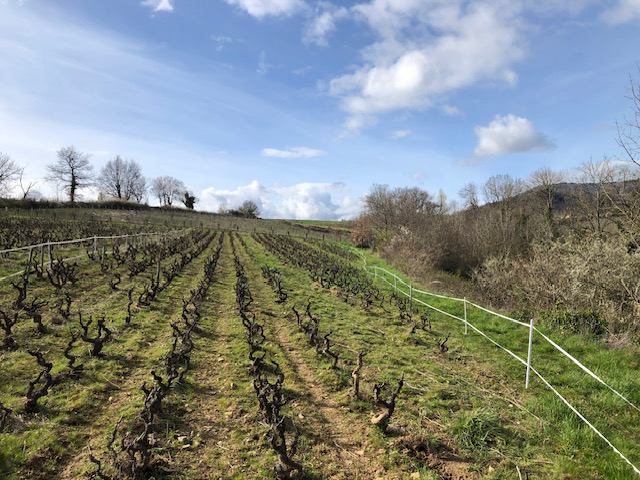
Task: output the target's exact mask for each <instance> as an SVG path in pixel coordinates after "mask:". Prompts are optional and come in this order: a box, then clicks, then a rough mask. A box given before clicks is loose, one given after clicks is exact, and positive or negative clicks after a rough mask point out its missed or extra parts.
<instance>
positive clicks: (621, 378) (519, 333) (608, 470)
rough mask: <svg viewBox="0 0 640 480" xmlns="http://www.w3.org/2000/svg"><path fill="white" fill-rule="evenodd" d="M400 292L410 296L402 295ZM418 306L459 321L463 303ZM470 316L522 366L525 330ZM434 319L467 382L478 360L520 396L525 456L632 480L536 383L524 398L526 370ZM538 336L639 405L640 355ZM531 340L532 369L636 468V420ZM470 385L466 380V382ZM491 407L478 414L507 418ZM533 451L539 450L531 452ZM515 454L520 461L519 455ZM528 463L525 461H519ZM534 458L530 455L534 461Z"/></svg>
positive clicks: (476, 313)
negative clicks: (459, 360)
mask: <svg viewBox="0 0 640 480" xmlns="http://www.w3.org/2000/svg"><path fill="white" fill-rule="evenodd" d="M368 264H369V265H378V266H381V267H384V268H386V269H387V270H389V271H392V272H394V273H396V274H399V275H400V276H401V277H402V278H404V279H405V281H406V282H407V283H409V279H408V278H407V277H405V276H403V275H402V274H401V272H397V271H395V270H394V269H393V268H391V267H389V266H388V265H385V263H384V262H382V261H380V260H379V259H376V258H374V257H371V256H368ZM378 281H379V282H380V284H382V282H381V281H380V280H378ZM391 281H392V280H391ZM403 288H404V290H405V291H408V289H407V288H406V287H403ZM416 288H417V289H420V287H419V286H416ZM423 290H424V289H423ZM416 298H418V299H421V300H423V301H426V302H427V303H429V304H430V305H433V306H435V307H437V308H440V309H441V310H444V311H447V312H450V313H453V314H455V315H457V316H459V317H463V316H464V312H463V306H462V304H461V303H460V302H455V301H451V300H443V299H438V298H434V297H429V296H423V295H419V294H416ZM467 313H468V319H469V321H470V322H471V323H472V324H473V325H475V326H476V327H477V328H478V329H480V330H481V331H483V332H484V333H486V334H487V335H489V336H490V337H491V338H493V339H494V340H496V341H497V342H498V343H500V344H501V345H503V346H504V347H505V348H507V349H509V350H511V351H512V352H514V353H516V354H517V355H518V356H520V357H521V358H524V359H526V355H527V342H528V329H527V328H526V327H522V326H518V325H516V324H513V323H511V322H509V321H506V320H503V319H499V318H498V317H495V316H492V315H489V314H487V313H485V312H483V311H481V310H478V309H475V308H473V307H470V308H469V309H468V312H467ZM433 318H434V321H437V322H438V324H439V327H438V328H440V329H441V331H442V334H443V335H444V334H445V333H447V334H448V333H451V340H450V342H451V344H452V346H453V348H455V349H456V350H458V351H459V352H460V356H461V357H464V358H465V361H467V362H468V364H469V368H468V375H471V376H473V371H474V369H475V368H476V365H475V363H476V362H478V361H480V359H482V360H485V361H488V362H490V364H491V370H492V372H493V373H492V375H493V376H499V377H501V378H503V379H504V381H505V389H506V392H508V391H509V390H511V389H513V390H515V391H517V392H518V393H517V396H515V391H514V392H513V395H514V396H515V398H516V399H517V402H518V403H519V404H520V406H521V407H522V409H523V411H528V412H530V415H526V416H525V417H523V418H522V419H521V420H517V421H516V422H515V423H516V424H518V425H520V426H522V427H521V428H523V431H524V432H526V434H527V436H528V439H527V442H526V443H527V444H528V445H529V447H528V448H527V449H526V450H525V452H526V451H527V450H530V451H531V452H535V451H536V450H540V453H539V454H537V455H538V457H539V458H545V457H546V458H548V459H551V460H552V461H553V463H554V467H555V468H553V469H551V471H554V470H555V472H556V473H555V474H560V473H565V474H567V475H570V476H571V478H590V477H594V478H600V477H602V478H637V475H636V474H635V473H633V471H632V470H631V468H630V467H629V466H627V464H626V463H624V461H623V460H622V459H621V458H620V457H619V456H618V455H617V454H616V453H615V452H613V451H612V450H611V449H610V447H608V446H607V445H606V444H605V443H604V441H602V440H601V439H600V438H599V437H597V435H596V434H595V433H594V432H593V431H592V430H591V429H589V427H588V426H587V425H585V424H584V423H583V422H582V421H581V420H580V419H579V418H578V417H577V416H576V415H575V414H574V413H573V412H571V411H570V410H569V408H568V407H566V406H565V405H564V404H563V403H562V401H561V400H560V399H559V398H558V397H557V396H556V395H555V394H554V393H553V392H551V391H550V390H549V389H548V388H547V387H546V386H545V385H544V384H543V383H542V382H541V381H540V380H539V379H537V378H535V377H534V378H533V379H532V383H531V388H530V390H529V391H524V377H525V368H524V366H523V365H522V364H520V363H519V362H518V361H517V360H515V359H513V358H512V357H511V356H509V355H508V354H507V353H506V352H504V351H502V350H500V349H498V348H497V347H495V346H494V345H493V344H491V343H490V342H489V341H488V340H486V339H484V338H482V337H480V336H479V335H478V334H477V333H475V332H472V331H471V330H469V332H470V333H469V335H464V325H463V323H462V322H460V321H458V320H455V319H451V318H449V317H446V316H444V315H441V314H439V313H434V314H433ZM434 325H435V324H434ZM434 328H435V326H434ZM537 328H538V329H540V330H541V331H542V332H543V333H545V334H546V335H547V336H549V337H550V338H552V339H554V340H555V341H556V343H559V344H560V345H561V346H563V348H565V350H567V351H568V352H569V353H570V354H572V355H573V356H574V357H576V358H577V359H578V360H580V361H581V362H582V363H583V364H584V365H586V366H587V367H588V368H590V369H591V370H592V371H594V372H596V373H597V374H598V375H599V376H600V377H601V378H603V379H604V380H605V381H606V382H607V383H608V384H609V385H611V386H613V387H614V388H615V389H617V390H618V391H620V392H622V393H623V394H624V395H625V396H626V397H627V398H628V399H629V400H630V401H631V402H632V403H633V404H635V405H640V383H639V382H638V377H637V371H638V367H640V356H639V355H638V353H640V352H639V351H638V348H637V347H633V346H632V347H627V348H625V349H612V348H610V347H609V346H608V345H606V344H605V343H604V342H602V341H600V340H598V339H596V338H585V337H583V336H579V335H573V334H562V333H558V332H556V331H549V329H547V328H545V326H544V325H538V326H537ZM534 339H535V340H534V344H533V360H532V362H533V367H534V368H535V369H537V370H538V371H539V372H540V373H541V374H542V375H543V377H545V378H546V379H547V380H548V381H549V382H550V383H551V384H552V385H553V386H554V387H555V388H557V390H559V391H560V393H561V394H562V395H563V396H565V398H567V399H568V400H569V401H570V403H572V404H573V405H574V406H575V407H577V408H578V410H579V411H580V412H581V413H583V414H584V415H585V416H586V418H587V419H588V420H589V421H591V422H592V423H593V424H594V425H595V426H596V427H597V428H598V429H599V430H600V431H601V432H602V433H604V435H605V436H606V437H607V438H608V439H609V440H610V441H612V443H613V444H614V445H616V446H617V447H618V448H619V449H620V450H621V451H622V452H623V453H625V454H626V455H627V456H628V457H629V458H630V460H631V461H632V462H633V463H635V465H636V466H637V465H638V464H639V463H640V445H638V442H637V439H638V438H640V431H638V428H637V425H638V419H639V418H640V415H639V412H638V411H637V410H635V409H633V408H632V407H630V406H628V405H627V404H626V403H625V402H624V401H623V400H621V399H620V398H619V397H617V396H615V395H614V394H613V393H611V392H610V391H609V389H607V388H606V387H603V386H602V385H601V384H600V383H598V382H597V381H595V380H594V379H592V378H591V377H590V376H589V375H587V374H586V373H585V372H583V371H582V370H581V369H579V367H577V366H576V365H574V364H573V363H572V362H571V361H569V360H568V359H567V358H566V357H564V356H563V355H561V354H560V352H558V351H557V350H556V349H555V348H554V347H552V346H551V345H550V344H548V343H547V342H546V341H545V340H543V339H542V338H541V337H539V336H535V337H534ZM471 378H472V377H471ZM467 381H471V380H470V379H469V378H467ZM505 398H508V397H505ZM499 405H500V402H497V406H499ZM495 406H496V405H493V404H491V405H487V406H482V407H480V408H482V409H484V408H489V409H490V411H491V410H492V411H494V415H504V414H503V413H500V408H497V409H496V408H495ZM509 408H513V406H510V407H509ZM541 444H544V445H545V448H544V449H540V448H539V445H541ZM531 446H536V448H533V449H531V448H530V447H531ZM545 452H546V453H545ZM523 453H524V452H523ZM514 454H516V455H518V456H521V454H520V453H519V452H514ZM528 456H529V455H528V454H525V455H523V459H526V458H527V457H528ZM535 456H536V455H535V454H534V455H533V457H531V458H535Z"/></svg>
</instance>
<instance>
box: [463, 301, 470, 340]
mask: <svg viewBox="0 0 640 480" xmlns="http://www.w3.org/2000/svg"><path fill="white" fill-rule="evenodd" d="M468 323H469V322H467V297H464V334H465V335H466V334H467V327H468Z"/></svg>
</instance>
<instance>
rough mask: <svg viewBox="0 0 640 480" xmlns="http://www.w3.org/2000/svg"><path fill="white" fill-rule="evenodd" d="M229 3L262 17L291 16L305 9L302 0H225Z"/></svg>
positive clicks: (253, 15) (252, 14)
mask: <svg viewBox="0 0 640 480" xmlns="http://www.w3.org/2000/svg"><path fill="white" fill-rule="evenodd" d="M225 1H226V2H227V3H228V4H229V5H233V6H236V7H238V8H240V9H241V10H244V11H245V12H247V13H248V14H249V15H251V16H252V17H255V18H258V19H262V18H264V17H268V16H274V17H277V16H286V17H288V16H291V15H293V14H294V13H296V12H298V11H300V10H302V9H304V8H305V7H306V4H305V3H304V2H303V1H302V0H225Z"/></svg>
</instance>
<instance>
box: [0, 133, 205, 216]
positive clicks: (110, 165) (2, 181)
mask: <svg viewBox="0 0 640 480" xmlns="http://www.w3.org/2000/svg"><path fill="white" fill-rule="evenodd" d="M24 170H25V167H21V166H20V165H19V164H18V163H17V162H16V161H15V160H13V159H12V158H11V157H10V156H9V155H8V154H6V153H2V152H0V197H6V196H7V195H8V194H9V193H10V192H11V187H12V185H13V184H15V182H18V183H19V186H20V189H21V190H22V198H23V199H26V198H28V197H29V196H30V194H31V193H32V191H33V187H34V186H35V185H36V183H37V182H30V183H28V184H26V185H25V183H24V182H23V174H24ZM46 170H47V175H46V177H45V180H46V181H48V182H51V183H53V184H55V185H56V186H57V187H58V189H60V190H61V191H63V192H64V193H65V195H66V196H67V199H68V201H69V202H70V203H75V202H76V201H77V200H78V199H79V198H80V194H79V191H80V190H82V189H83V188H87V187H97V188H98V189H99V195H100V198H101V199H115V200H123V201H127V202H136V203H142V202H143V201H145V199H146V198H147V195H148V193H150V194H151V195H153V196H154V197H155V198H157V199H158V202H159V203H160V205H162V206H172V205H173V204H174V203H175V202H181V203H182V204H183V205H184V206H185V207H186V208H188V209H193V208H194V206H195V203H196V202H197V201H198V199H197V198H196V196H195V195H194V194H193V192H192V191H191V190H190V189H189V188H188V187H187V186H186V185H185V184H184V183H183V182H182V181H180V180H178V179H176V178H174V177H170V176H160V177H157V178H152V179H149V178H147V177H145V176H144V175H143V174H142V168H141V167H140V164H139V163H138V162H136V161H135V160H132V159H129V160H126V159H123V158H122V157H121V156H120V155H116V156H115V157H114V158H113V159H111V160H109V161H108V162H107V163H106V164H105V165H104V166H103V167H102V168H101V169H100V171H99V172H98V174H97V175H95V172H94V167H93V165H92V164H91V162H90V155H89V154H88V153H85V152H82V151H80V150H78V149H77V148H76V147H74V146H73V145H71V146H67V147H63V148H61V149H60V150H58V151H57V159H56V160H55V161H54V162H52V163H50V164H48V165H47V166H46Z"/></svg>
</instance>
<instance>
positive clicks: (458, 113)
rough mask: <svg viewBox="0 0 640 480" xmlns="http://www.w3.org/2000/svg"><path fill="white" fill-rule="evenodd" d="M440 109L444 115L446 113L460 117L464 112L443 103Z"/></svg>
mask: <svg viewBox="0 0 640 480" xmlns="http://www.w3.org/2000/svg"><path fill="white" fill-rule="evenodd" d="M442 111H443V112H444V113H445V115H448V116H449V117H462V116H464V114H463V113H462V110H460V109H459V108H458V107H454V106H451V105H443V106H442Z"/></svg>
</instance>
